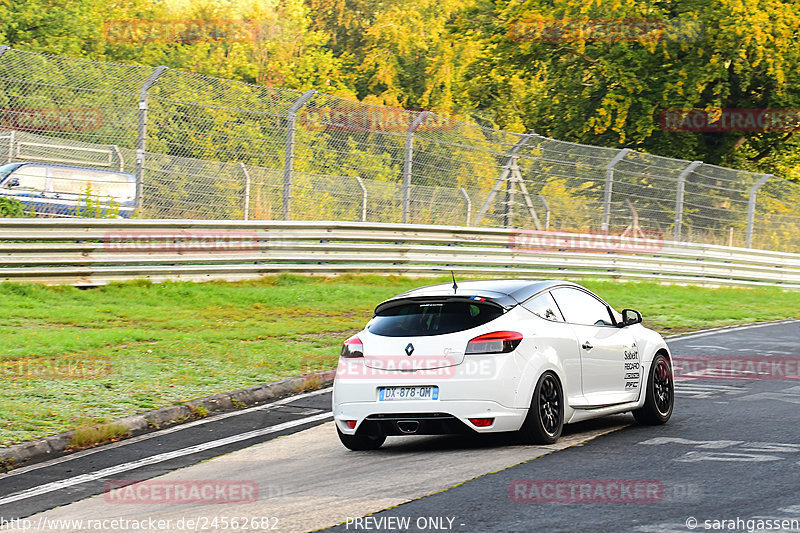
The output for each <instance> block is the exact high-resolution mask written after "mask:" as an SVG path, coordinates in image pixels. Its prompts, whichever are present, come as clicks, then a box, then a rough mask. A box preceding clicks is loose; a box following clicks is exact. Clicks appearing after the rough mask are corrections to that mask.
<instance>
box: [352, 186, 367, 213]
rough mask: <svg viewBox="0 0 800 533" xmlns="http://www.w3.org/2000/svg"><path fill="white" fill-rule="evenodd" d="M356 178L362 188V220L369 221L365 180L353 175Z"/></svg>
mask: <svg viewBox="0 0 800 533" xmlns="http://www.w3.org/2000/svg"><path fill="white" fill-rule="evenodd" d="M353 177H354V178H355V179H356V183H358V186H359V187H360V188H361V222H366V221H367V188H366V187H364V181H363V180H362V179H361V178H360V177H358V176H353Z"/></svg>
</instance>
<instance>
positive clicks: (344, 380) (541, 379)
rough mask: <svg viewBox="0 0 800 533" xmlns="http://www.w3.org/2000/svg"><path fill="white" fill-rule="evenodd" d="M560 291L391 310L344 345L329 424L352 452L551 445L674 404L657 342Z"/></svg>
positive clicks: (477, 285)
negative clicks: (476, 436) (430, 444)
mask: <svg viewBox="0 0 800 533" xmlns="http://www.w3.org/2000/svg"><path fill="white" fill-rule="evenodd" d="M641 322H642V315H641V314H640V313H639V312H638V311H634V310H632V309H625V310H623V311H622V313H621V314H620V313H617V312H616V311H614V310H613V309H612V308H611V306H609V305H608V304H607V303H605V302H604V301H603V300H602V299H601V298H600V297H598V296H597V295H595V294H593V293H592V292H590V291H589V290H587V289H586V288H584V287H581V286H580V285H577V284H575V283H570V282H566V281H534V280H486V281H467V282H462V283H460V284H456V282H455V281H454V282H453V285H449V284H447V283H445V284H441V285H432V286H429V287H422V288H419V289H414V290H411V291H408V292H405V293H403V294H400V295H398V296H396V297H394V298H392V299H390V300H387V301H385V302H383V303H381V304H380V305H378V307H377V308H376V309H375V315H374V316H373V318H372V320H370V321H369V323H367V326H366V328H364V330H363V331H361V332H360V333H358V334H356V335H354V336H353V337H350V338H349V339H347V340H346V341H345V342H344V345H343V346H342V354H341V357H340V359H339V366H338V369H337V373H336V379H335V382H334V385H333V414H334V418H335V420H336V427H337V430H338V433H339V438H340V439H341V441H342V443H343V444H344V445H345V446H346V447H348V448H350V449H351V450H368V449H376V448H378V447H380V446H381V445H382V444H383V442H384V441H385V440H386V437H387V436H388V435H439V434H447V433H462V432H466V433H470V432H476V433H492V432H506V431H516V432H518V433H519V435H520V436H521V437H522V438H523V439H524V440H525V441H527V442H530V443H538V444H552V443H554V442H555V441H556V440H557V439H558V438H559V436H560V435H561V430H562V428H563V425H564V424H569V423H572V422H578V421H581V420H587V419H589V418H596V417H600V416H605V415H610V414H614V413H623V412H626V411H632V412H633V415H634V417H635V418H636V420H637V421H638V422H639V423H641V424H663V423H665V422H666V421H667V420H669V418H670V416H671V414H672V407H673V401H674V389H673V376H672V367H671V362H670V361H671V357H670V353H669V349H668V348H667V345H666V343H665V342H664V339H663V338H662V337H661V335H659V334H658V333H656V332H654V331H652V330H649V329H647V328H645V327H644V326H642V325H641Z"/></svg>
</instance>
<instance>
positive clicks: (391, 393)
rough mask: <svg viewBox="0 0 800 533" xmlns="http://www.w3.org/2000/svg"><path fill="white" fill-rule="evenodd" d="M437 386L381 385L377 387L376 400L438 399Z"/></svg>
mask: <svg viewBox="0 0 800 533" xmlns="http://www.w3.org/2000/svg"><path fill="white" fill-rule="evenodd" d="M438 399H439V387H433V386H429V387H428V386H424V387H381V388H379V389H378V401H379V402H390V401H394V400H438Z"/></svg>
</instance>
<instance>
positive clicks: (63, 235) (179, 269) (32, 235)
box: [0, 219, 800, 288]
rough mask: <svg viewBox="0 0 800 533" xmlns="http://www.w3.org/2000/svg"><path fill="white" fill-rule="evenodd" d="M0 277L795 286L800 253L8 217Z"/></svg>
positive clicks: (408, 229)
mask: <svg viewBox="0 0 800 533" xmlns="http://www.w3.org/2000/svg"><path fill="white" fill-rule="evenodd" d="M0 257H2V262H0V281H12V282H40V283H48V284H72V285H76V286H93V285H102V284H106V283H109V282H113V281H124V280H131V279H141V278H147V279H150V280H153V281H156V282H159V281H167V280H187V281H207V280H244V279H255V278H259V277H262V276H265V275H270V274H276V273H281V272H295V273H308V274H343V273H367V272H374V273H385V274H406V275H418V276H419V275H432V274H441V273H443V272H449V271H450V270H452V271H454V272H456V273H459V274H465V275H466V274H469V275H487V276H516V277H547V278H552V277H570V278H574V277H605V278H617V279H625V280H629V279H631V280H632V279H650V280H662V281H668V282H674V283H693V284H704V285H740V286H745V285H779V286H783V287H787V288H800V254H793V253H787V252H774V251H765V250H754V249H749V248H735V247H727V246H716V245H707V244H695V243H684V242H669V241H661V240H658V239H652V238H648V239H645V238H638V239H637V238H630V237H625V236H614V235H580V234H570V233H559V232H549V231H547V232H544V231H537V232H532V231H526V230H513V229H502V228H476V227H460V226H434V225H411V224H372V223H361V222H316V221H314V222H300V221H217V220H206V221H202V220H86V219H67V220H64V219H4V220H2V222H0Z"/></svg>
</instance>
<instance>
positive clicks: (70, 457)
mask: <svg viewBox="0 0 800 533" xmlns="http://www.w3.org/2000/svg"><path fill="white" fill-rule="evenodd" d="M332 389H333V387H326V388H324V389H318V390H315V391H310V392H304V393H302V394H297V395H294V396H287V397H286V398H281V399H279V400H276V401H274V402H269V403H264V404H261V405H254V406H253V407H248V408H246V409H242V410H238V411H231V412H228V413H220V414H218V415H213V416H209V417H206V418H201V419H199V420H193V421H191V422H186V423H183V424H178V425H176V426H172V427H168V428H164V429H159V430H157V431H153V432H151V433H146V434H144V435H139V436H137V437H131V438H129V439H123V440H121V441H117V442H111V443H109V444H103V445H101V446H97V447H95V448H90V449H88V450H82V451H79V452H74V453H71V454H69V455H65V456H64V457H57V458H55V459H50V460H47V461H43V462H41V463H36V464H34V465H30V466H21V467H19V468H15V469H14V470H12V471H11V472H8V473H5V474H0V480H2V479H8V478H9V477H12V476H17V475H20V474H25V473H27V472H32V471H33V470H38V469H40V468H46V467H50V466H54V465H57V464H61V463H65V462H67V461H72V460H73V459H80V458H81V457H86V456H87V455H93V454H95V453H100V452H105V451H108V450H113V449H114V448H120V447H122V446H127V445H128V444H135V443H137V442H141V441H144V440H148V439H152V438H154V437H161V436H163V435H168V434H170V433H175V432H177V431H181V430H184V429H189V428H192V427H195V426H199V425H201V424H207V423H210V422H216V421H218V420H223V419H225V418H230V417H233V416H239V415H245V414H249V413H252V412H255V411H266V410H269V409H271V408H272V407H275V406H276V405H277V406H280V405H286V404H287V403H292V402H294V401H296V400H302V399H303V398H309V397H311V396H318V395H320V394H325V393H326V392H330V391H331V390H332Z"/></svg>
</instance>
